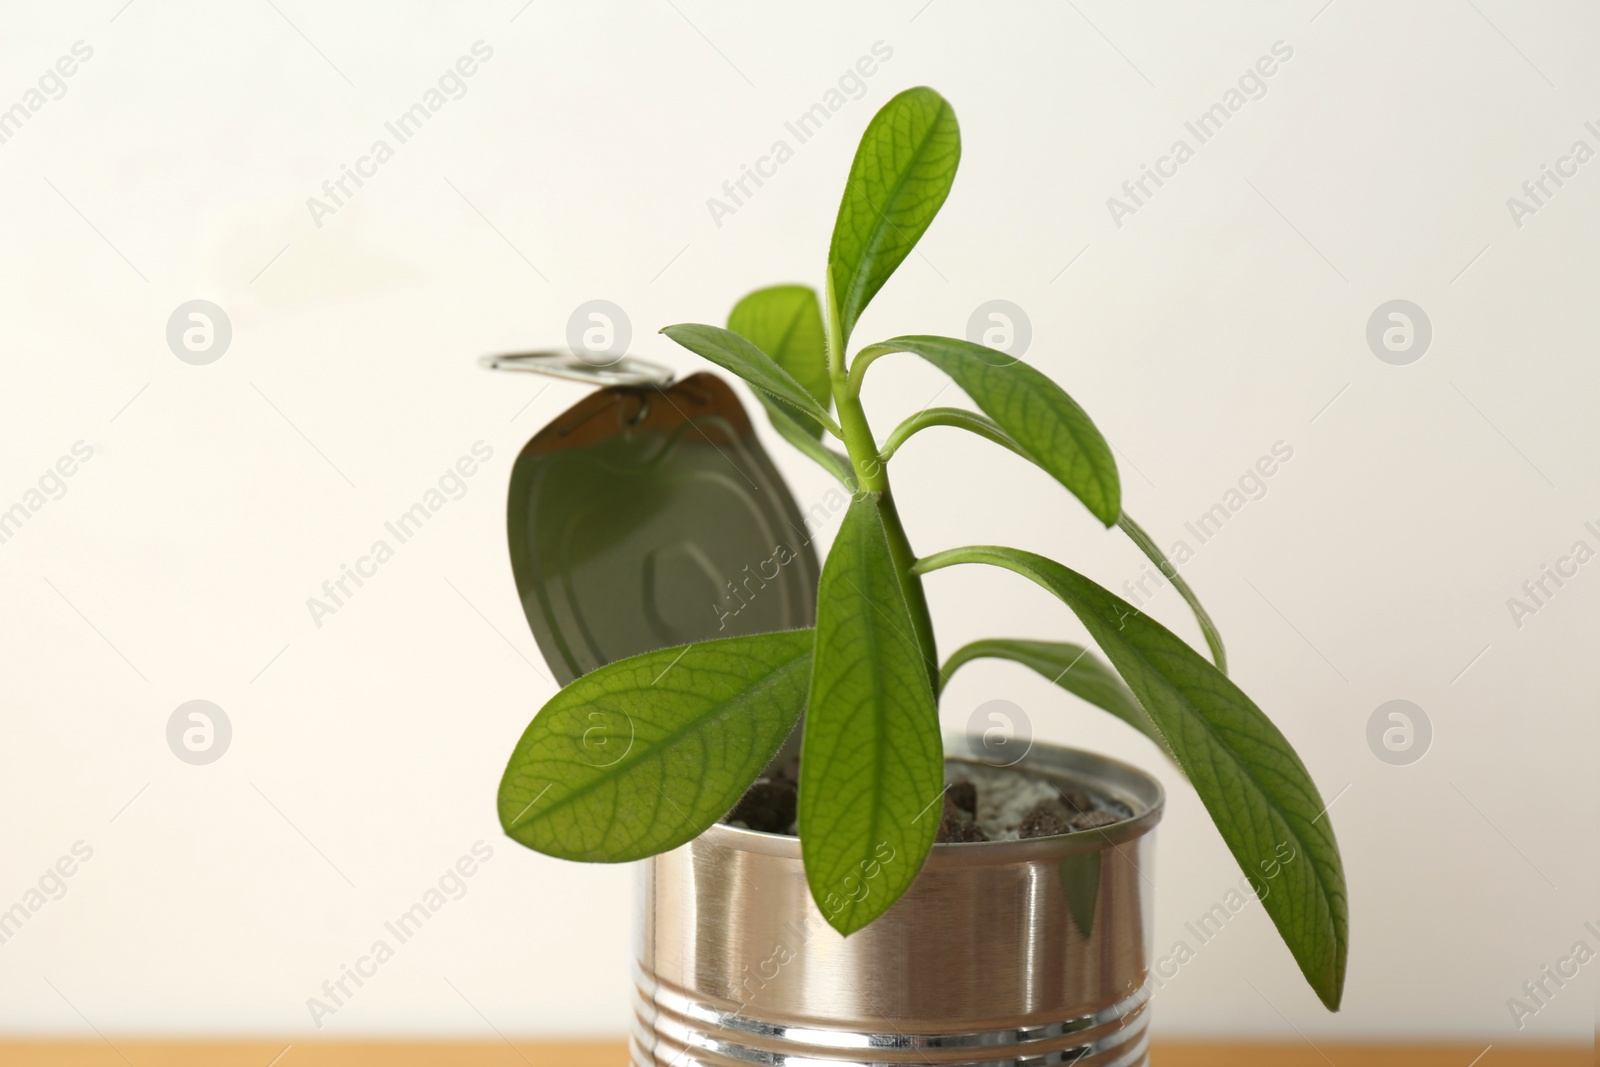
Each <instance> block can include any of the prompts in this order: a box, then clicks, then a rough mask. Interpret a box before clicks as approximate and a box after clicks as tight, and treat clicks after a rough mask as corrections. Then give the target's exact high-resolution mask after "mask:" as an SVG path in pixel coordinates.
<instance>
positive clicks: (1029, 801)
mask: <svg viewBox="0 0 1600 1067" xmlns="http://www.w3.org/2000/svg"><path fill="white" fill-rule="evenodd" d="M944 770H945V782H946V783H953V782H971V783H972V784H973V785H974V786H976V787H977V789H978V817H977V820H976V821H977V824H978V826H979V828H980V829H982V830H983V832H984V833H985V834H986V835H988V838H989V840H990V841H1017V840H1020V838H1021V834H1020V833H1019V832H1018V827H1020V826H1021V824H1022V817H1023V816H1024V815H1026V814H1028V812H1029V811H1031V810H1033V808H1034V807H1036V806H1037V805H1038V803H1039V801H1041V800H1054V799H1056V798H1057V797H1059V796H1060V795H1061V790H1062V789H1063V788H1073V787H1072V786H1068V785H1066V784H1065V783H1057V782H1055V781H1052V780H1051V779H1049V778H1041V777H1039V776H1037V775H1033V774H1029V773H1027V772H1026V771H1021V770H1018V769H1017V768H1015V767H991V766H989V765H988V764H986V763H966V762H958V761H956V760H949V761H947V762H946V763H945V765H944ZM1080 788H1081V787H1080ZM1082 791H1083V792H1085V793H1087V794H1088V795H1089V796H1090V797H1092V798H1093V800H1094V801H1095V802H1096V804H1095V806H1096V807H1099V806H1100V805H1101V798H1099V797H1097V796H1094V794H1093V793H1091V792H1089V791H1088V790H1082ZM1110 810H1112V811H1115V810H1116V809H1115V808H1114V807H1113V808H1111V809H1110ZM1117 814H1119V815H1121V814H1122V813H1121V812H1117Z"/></svg>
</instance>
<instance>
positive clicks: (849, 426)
mask: <svg viewBox="0 0 1600 1067" xmlns="http://www.w3.org/2000/svg"><path fill="white" fill-rule="evenodd" d="M827 293H828V306H827V312H828V320H827V339H828V381H829V383H830V385H831V386H832V389H833V402H834V406H835V408H836V409H837V410H838V412H839V429H840V431H841V436H842V437H843V439H844V446H845V450H846V451H847V452H849V454H850V465H851V466H852V467H854V468H855V472H856V484H857V486H858V487H859V488H860V491H861V492H863V493H877V494H878V498H879V499H878V513H879V515H880V516H881V517H882V519H883V530H884V534H885V536H886V537H887V538H888V541H889V555H890V557H891V558H892V559H893V560H894V569H895V573H896V576H897V577H898V578H899V579H900V589H901V592H902V593H903V594H904V595H905V598H906V607H907V608H908V609H909V610H910V612H911V621H912V625H913V627H914V628H915V630H916V638H917V644H918V646H919V647H920V648H921V651H922V658H923V661H924V662H925V664H926V665H927V668H928V681H929V683H930V684H931V685H932V686H933V691H934V693H935V694H938V692H939V653H938V646H937V645H936V644H935V642H934V636H933V618H932V616H931V615H930V614H929V612H928V597H927V594H926V593H925V592H924V591H923V588H922V578H921V576H919V575H918V574H917V573H916V572H915V571H913V570H912V567H913V566H914V565H915V564H916V562H917V554H916V553H915V552H914V551H912V548H911V542H910V540H909V539H908V538H907V537H906V531H905V526H904V525H903V524H902V523H901V522H900V513H899V511H898V510H897V509H896V508H895V505H894V496H893V495H892V494H891V493H890V491H889V470H888V467H887V466H886V465H885V463H884V461H883V458H882V457H880V456H879V455H878V443H877V439H876V438H875V437H873V436H872V427H871V425H869V424H868V422H867V413H866V410H865V409H864V408H863V407H862V405H861V396H860V393H859V391H858V390H857V389H854V388H852V386H851V380H850V373H849V371H848V370H847V369H846V367H845V361H844V338H843V335H842V334H841V333H840V331H839V307H838V304H837V303H836V302H835V301H834V297H833V272H832V271H831V270H830V271H829V272H828V285H827ZM858 358H859V357H858Z"/></svg>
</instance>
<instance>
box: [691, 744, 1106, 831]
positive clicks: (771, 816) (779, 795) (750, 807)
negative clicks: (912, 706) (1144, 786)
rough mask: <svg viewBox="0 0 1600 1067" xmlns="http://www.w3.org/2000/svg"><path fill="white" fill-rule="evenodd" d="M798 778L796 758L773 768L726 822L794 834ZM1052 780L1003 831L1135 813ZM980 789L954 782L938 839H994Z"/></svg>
mask: <svg viewBox="0 0 1600 1067" xmlns="http://www.w3.org/2000/svg"><path fill="white" fill-rule="evenodd" d="M1017 773H1019V774H1020V773H1023V772H1020V771H1019V772H1017ZM799 777H800V774H799V762H798V760H796V759H791V760H789V761H788V762H786V763H784V764H782V765H778V766H775V767H771V768H768V770H767V772H766V773H764V774H763V775H762V776H761V777H760V778H758V779H756V781H755V783H754V784H753V785H751V787H750V788H749V789H748V790H747V791H746V792H745V794H744V796H743V797H741V798H740V799H739V803H737V804H735V805H734V807H733V810H732V811H730V812H729V813H728V815H727V817H726V818H725V819H723V820H722V821H723V822H725V823H728V824H729V825H731V826H739V827H743V828H745V829H750V830H760V831H762V832H764V833H769V834H786V835H788V836H791V837H792V836H794V835H795V834H796V833H797V832H798V830H797V827H796V825H795V813H796V809H797V806H798V801H799ZM1051 784H1054V785H1055V787H1056V795H1055V796H1054V797H1047V798H1046V799H1043V800H1040V801H1039V802H1038V803H1037V804H1035V805H1034V806H1033V807H1032V808H1030V809H1028V811H1027V812H1026V813H1025V814H1024V815H1023V816H1022V818H1021V821H1020V823H1018V824H1016V825H1014V826H1006V825H1002V826H1001V827H1000V828H999V829H1000V831H1002V832H1004V831H1008V830H1014V831H1015V834H1016V836H1017V837H1019V838H1023V839H1027V838H1036V837H1054V836H1056V835H1058V834H1070V833H1076V832H1078V831H1080V830H1093V829H1097V828H1099V827H1102V826H1110V825H1111V824H1113V823H1116V822H1121V821H1122V820H1123V819H1126V818H1129V817H1130V816H1131V815H1132V812H1130V811H1128V810H1127V809H1126V808H1125V807H1123V806H1122V805H1121V804H1118V803H1116V802H1114V801H1110V800H1106V799H1104V798H1100V797H1095V796H1091V795H1090V794H1089V793H1086V792H1084V791H1083V790H1081V789H1077V788H1073V787H1071V786H1068V785H1065V784H1058V783H1051ZM978 788H979V787H978V785H977V784H976V783H974V782H970V781H955V782H951V783H950V784H949V785H948V786H947V787H946V788H945V793H944V806H943V811H942V812H941V814H940V818H939V832H938V836H937V837H935V838H934V840H935V841H938V842H970V841H988V840H990V836H989V834H988V833H987V832H986V831H985V830H984V828H983V827H982V826H980V825H979V823H978ZM991 825H993V824H991ZM1003 836H1004V837H1010V836H1011V834H1010V833H1003Z"/></svg>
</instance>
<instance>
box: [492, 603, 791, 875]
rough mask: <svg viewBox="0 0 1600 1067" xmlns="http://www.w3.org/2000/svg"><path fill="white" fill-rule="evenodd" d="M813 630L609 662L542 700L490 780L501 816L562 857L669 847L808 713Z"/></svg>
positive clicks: (739, 785) (713, 815) (603, 856)
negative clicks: (496, 779)
mask: <svg viewBox="0 0 1600 1067" xmlns="http://www.w3.org/2000/svg"><path fill="white" fill-rule="evenodd" d="M812 641H813V633H812V631H810V630H792V631H786V632H782V633H770V634H754V635H751V636H746V637H725V638H720V639H718V640H715V641H704V642H701V643H699V644H693V645H684V646H680V647H677V648H663V649H661V650H660V651H657V652H647V653H645V654H644V655H642V656H633V657H630V658H628V659H624V660H618V661H617V662H615V663H611V664H608V665H606V666H604V667H601V668H599V669H598V670H595V671H591V672H590V673H588V674H586V675H584V676H583V677H581V678H579V679H577V680H576V681H574V682H572V683H571V684H570V685H568V686H567V687H566V688H565V689H563V690H561V692H559V693H557V694H556V695H555V696H553V697H551V698H550V701H549V702H548V703H547V704H545V706H544V707H543V708H541V709H540V710H539V714H538V715H536V716H535V717H534V720H533V722H531V723H529V724H528V728H527V730H525V731H524V732H523V734H522V739H521V740H520V741H518V742H517V747H516V750H515V751H514V752H512V754H511V761H510V762H509V763H508V764H507V765H506V773H505V776H504V777H503V778H502V779H501V780H500V797H499V802H498V807H499V812H500V825H501V826H502V827H503V828H504V829H505V831H506V833H507V834H509V835H510V836H511V837H513V838H515V839H516V840H517V841H519V842H521V843H522V844H524V845H527V846H528V847H529V848H532V849H536V850H537V851H539V852H543V853H546V854H548V855H551V856H560V857H562V858H563V859H573V860H587V861H590V862H601V863H618V862H622V861H624V860H636V859H641V858H643V857H645V856H653V855H655V854H656V853H658V852H665V851H666V850H668V849H671V848H676V847H677V846H679V845H681V844H683V843H684V842H685V841H688V840H690V839H691V838H693V837H695V836H696V835H698V834H699V833H701V832H702V831H703V830H705V829H706V828H707V827H709V826H710V825H711V824H712V823H714V822H716V821H717V820H718V819H720V818H721V817H722V816H724V815H726V814H727V813H728V810H729V809H730V808H732V807H733V805H734V804H735V803H736V802H737V801H738V799H739V797H740V796H741V795H743V793H744V791H745V789H746V788H748V787H749V785H750V783H751V782H753V781H754V780H755V778H756V775H758V774H760V773H761V769H762V768H763V767H765V766H766V765H767V763H768V762H769V761H770V760H771V759H772V757H773V755H774V754H775V753H776V752H777V751H778V748H779V746H780V745H782V744H783V741H784V738H785V737H787V736H788V734H789V731H790V730H791V729H792V728H793V727H794V724H795V722H796V721H798V720H799V718H800V713H801V712H802V711H804V710H805V705H806V689H807V686H808V684H809V681H810V673H811V647H812Z"/></svg>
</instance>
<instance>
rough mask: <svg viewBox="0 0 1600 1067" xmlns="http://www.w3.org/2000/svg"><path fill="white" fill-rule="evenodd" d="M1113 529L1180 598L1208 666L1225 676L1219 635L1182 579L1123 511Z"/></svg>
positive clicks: (1224, 663) (1187, 584) (1192, 591)
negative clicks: (1204, 649) (1207, 653)
mask: <svg viewBox="0 0 1600 1067" xmlns="http://www.w3.org/2000/svg"><path fill="white" fill-rule="evenodd" d="M1117 526H1118V527H1120V528H1121V530H1122V532H1123V533H1125V534H1127V535H1128V537H1129V538H1130V539H1131V540H1132V541H1133V543H1134V544H1136V545H1138V546H1139V551H1141V552H1143V553H1144V554H1145V558H1146V559H1148V560H1149V561H1150V562H1151V563H1154V564H1155V565H1156V569H1157V570H1159V571H1160V572H1161V573H1162V574H1163V575H1164V576H1165V577H1166V579H1167V580H1168V581H1170V582H1171V583H1172V587H1173V588H1174V589H1176V590H1177V591H1178V595H1179V596H1181V597H1183V599H1184V602H1185V603H1187V604H1188V605H1189V610H1190V611H1192V612H1194V619H1195V622H1198V623H1199V624H1200V633H1201V634H1202V635H1204V636H1205V639H1206V647H1207V648H1209V649H1210V650H1211V662H1213V663H1215V664H1216V665H1217V670H1219V671H1221V672H1222V673H1223V674H1227V673H1228V654H1227V652H1226V651H1225V650H1224V649H1223V647H1222V634H1220V633H1218V632H1217V624H1216V623H1214V622H1212V621H1211V616H1210V615H1209V614H1208V613H1207V612H1206V609H1205V608H1203V607H1201V605H1200V598H1199V597H1197V596H1195V595H1194V590H1193V589H1191V588H1189V583H1188V582H1186V581H1184V578H1183V575H1181V574H1179V573H1178V568H1177V567H1175V566H1173V564H1172V562H1171V561H1170V560H1168V559H1167V557H1166V554H1165V553H1163V552H1162V551H1161V549H1160V548H1159V547H1157V545H1156V543H1155V541H1153V540H1151V538H1150V535H1149V534H1147V533H1145V532H1144V530H1143V529H1142V528H1141V527H1140V526H1139V524H1138V523H1136V522H1134V521H1133V516H1131V515H1129V514H1128V513H1127V512H1126V511H1124V512H1123V513H1122V515H1121V517H1120V518H1118V519H1117Z"/></svg>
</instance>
